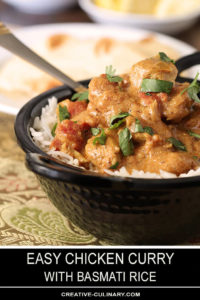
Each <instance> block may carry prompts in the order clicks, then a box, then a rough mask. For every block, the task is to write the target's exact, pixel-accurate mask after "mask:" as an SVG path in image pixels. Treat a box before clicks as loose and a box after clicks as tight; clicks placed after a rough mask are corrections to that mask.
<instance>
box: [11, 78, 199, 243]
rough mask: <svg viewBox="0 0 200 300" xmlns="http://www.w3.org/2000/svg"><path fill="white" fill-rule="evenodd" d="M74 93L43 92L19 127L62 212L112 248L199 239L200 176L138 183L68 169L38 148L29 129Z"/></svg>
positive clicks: (29, 158) (30, 159)
mask: <svg viewBox="0 0 200 300" xmlns="http://www.w3.org/2000/svg"><path fill="white" fill-rule="evenodd" d="M85 84H87V82H85ZM71 94H72V91H71V90H70V89H69V88H68V87H67V86H61V87H58V88H55V89H52V90H50V91H48V92H46V93H43V94H41V95H39V96H38V97H36V98H34V99H32V100H31V101H29V102H28V103H27V104H26V105H25V106H24V107H23V108H22V109H21V110H20V112H19V113H18V115H17V118H16V122H15V132H16V136H17V140H18V142H19V144H20V146H21V148H22V149H23V150H24V151H25V152H26V164H27V166H28V168H29V169H30V170H31V171H33V172H34V173H35V174H36V176H37V178H38V180H39V182H40V184H41V186H42V188H43V190H44V191H45V192H46V193H47V195H48V197H49V199H50V200H51V201H52V203H53V204H54V205H55V206H56V207H57V208H58V209H59V211H60V212H61V213H62V214H63V215H64V216H66V217H68V218H69V219H70V220H71V221H72V222H73V223H74V224H76V225H77V226H79V227H80V228H82V229H84V230H85V231H87V232H89V233H92V234H93V235H95V236H96V237H98V238H99V239H101V240H104V241H106V242H107V243H110V244H118V245H120V244H121V245H128V244H129V245H133V244H137V245H144V244H146V245H148V244H149V245H150V244H151V245H152V244H154V245H155V244H170V245H172V244H177V243H184V242H187V241H188V239H190V238H191V237H193V236H195V235H196V234H199V233H200V176H195V177H189V178H177V179H176V178H175V179H133V178H123V177H112V176H106V175H98V174H96V173H93V172H89V171H86V170H82V169H79V168H77V167H73V166H70V165H64V164H62V163H60V162H59V161H57V160H55V159H52V158H50V157H49V156H48V155H46V154H45V153H44V152H43V151H41V150H40V149H39V148H38V147H37V146H36V145H35V144H34V142H33V141H32V139H31V135H30V131H29V128H30V127H31V126H32V124H33V120H34V118H35V117H36V116H39V115H40V114H41V109H42V107H44V106H45V105H46V104H47V102H48V98H49V97H51V96H55V97H57V98H58V101H62V100H63V99H65V98H67V97H70V96H71Z"/></svg>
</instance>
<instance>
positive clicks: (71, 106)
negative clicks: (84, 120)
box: [56, 99, 87, 123]
mask: <svg viewBox="0 0 200 300" xmlns="http://www.w3.org/2000/svg"><path fill="white" fill-rule="evenodd" d="M59 106H62V107H64V106H66V107H67V111H68V112H69V114H70V118H73V117H74V116H76V115H78V114H80V113H81V112H82V111H85V110H86V109H87V102H86V101H76V102H72V101H70V100H69V99H66V100H64V101H62V102H59V103H58V106H57V109H56V115H57V120H58V123H59V122H60V118H59Z"/></svg>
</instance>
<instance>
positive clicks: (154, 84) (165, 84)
mask: <svg viewBox="0 0 200 300" xmlns="http://www.w3.org/2000/svg"><path fill="white" fill-rule="evenodd" d="M172 87H173V82H171V81H166V80H159V79H148V78H145V79H143V81H142V85H141V92H144V93H148V92H153V93H167V94H169V93H170V92H171V90H172Z"/></svg>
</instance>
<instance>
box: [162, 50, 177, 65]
mask: <svg viewBox="0 0 200 300" xmlns="http://www.w3.org/2000/svg"><path fill="white" fill-rule="evenodd" d="M159 55H160V59H161V60H162V61H166V62H171V63H173V64H175V61H174V60H173V59H171V58H169V57H168V56H167V54H165V53H164V52H159Z"/></svg>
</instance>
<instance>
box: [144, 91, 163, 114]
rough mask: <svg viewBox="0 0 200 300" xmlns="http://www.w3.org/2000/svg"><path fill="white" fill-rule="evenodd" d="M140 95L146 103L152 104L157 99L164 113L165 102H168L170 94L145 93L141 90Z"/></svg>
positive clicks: (160, 109)
mask: <svg viewBox="0 0 200 300" xmlns="http://www.w3.org/2000/svg"><path fill="white" fill-rule="evenodd" d="M139 96H140V97H141V98H142V100H143V104H144V105H147V106H148V105H151V104H152V103H153V102H154V101H155V100H156V101H157V103H158V108H159V111H160V112H161V113H162V111H163V103H164V102H167V100H168V94H167V93H143V92H140V93H139Z"/></svg>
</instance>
